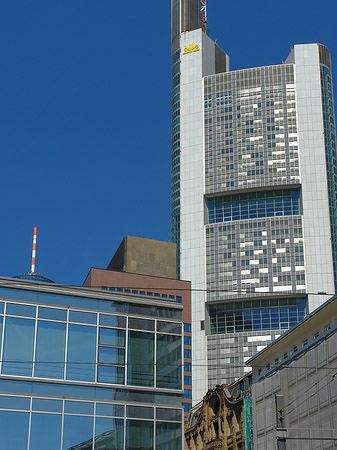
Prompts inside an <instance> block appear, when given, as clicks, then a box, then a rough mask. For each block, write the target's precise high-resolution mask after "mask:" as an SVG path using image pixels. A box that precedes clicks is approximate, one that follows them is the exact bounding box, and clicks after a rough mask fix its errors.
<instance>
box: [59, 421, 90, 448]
mask: <svg viewBox="0 0 337 450" xmlns="http://www.w3.org/2000/svg"><path fill="white" fill-rule="evenodd" d="M92 439H93V418H92V417H86V416H68V415H65V416H64V428H63V449H67V450H68V449H70V448H72V447H75V446H78V445H79V444H82V445H83V447H82V448H85V450H92ZM84 443H85V447H84ZM79 448H80V447H79Z"/></svg>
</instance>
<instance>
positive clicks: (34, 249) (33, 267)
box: [31, 227, 37, 273]
mask: <svg viewBox="0 0 337 450" xmlns="http://www.w3.org/2000/svg"><path fill="white" fill-rule="evenodd" d="M36 241H37V227H34V234H33V250H32V268H31V273H35V258H36Z"/></svg>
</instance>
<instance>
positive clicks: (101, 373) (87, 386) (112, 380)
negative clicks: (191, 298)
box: [0, 279, 183, 450]
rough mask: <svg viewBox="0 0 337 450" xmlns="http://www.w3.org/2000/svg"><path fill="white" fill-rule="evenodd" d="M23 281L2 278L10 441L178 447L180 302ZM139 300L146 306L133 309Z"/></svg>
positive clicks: (3, 414) (0, 372)
mask: <svg viewBox="0 0 337 450" xmlns="http://www.w3.org/2000/svg"><path fill="white" fill-rule="evenodd" d="M6 283H7V285H9V286H10V285H11V282H10V281H8V279H7V280H6ZM22 283H28V284H23V289H22V290H21V289H10V288H9V287H8V288H7V287H3V288H1V298H2V300H1V301H0V325H1V329H0V331H1V334H0V335H1V336H2V339H1V355H2V358H1V367H0V390H1V392H2V394H4V395H1V396H0V419H1V420H0V429H1V434H2V438H3V442H4V444H3V445H4V446H5V447H4V448H18V449H20V450H21V449H23V450H24V449H29V450H33V449H36V450H37V449H40V448H41V449H42V448H43V449H45V448H48V449H62V450H70V449H75V448H76V449H105V450H107V449H113V450H115V449H118V450H119V449H120V450H124V449H125V450H126V449H147V450H148V449H163V448H165V449H172V450H173V449H180V448H181V443H182V416H183V409H182V405H181V395H182V393H183V389H182V329H183V327H182V322H181V309H180V306H179V305H177V306H176V307H175V308H174V307H172V308H171V307H170V306H171V305H172V303H173V302H170V301H166V303H167V306H168V309H167V311H166V308H165V306H163V302H162V301H161V303H162V305H161V306H160V307H159V305H158V306H155V305H154V304H152V305H151V304H145V303H144V299H142V303H143V304H140V305H138V304H137V303H135V302H134V303H132V302H131V303H129V302H128V301H129V299H130V297H129V298H128V299H127V301H126V298H125V296H124V294H120V297H122V298H118V295H119V294H110V295H109V294H106V293H101V294H100V293H97V292H96V293H94V294H92V291H91V292H90V290H89V289H88V290H86V291H85V295H81V294H82V293H83V290H80V289H79V290H78V292H76V288H68V289H64V290H63V288H58V287H55V285H54V292H50V290H49V289H48V287H46V286H44V287H42V288H41V289H39V288H35V286H34V285H33V284H32V285H31V286H30V285H29V282H22ZM18 284H20V282H17V281H15V287H16V288H17V287H18ZM27 286H28V289H26V287H27ZM29 288H31V290H29ZM48 291H49V292H48ZM70 293H71V294H72V295H68V294H70ZM20 294H21V297H22V299H21V302H19V301H13V300H9V299H12V298H13V297H15V298H16V299H17V300H19V298H20ZM76 294H77V295H78V296H76ZM95 296H98V297H100V298H97V297H95ZM109 297H110V298H109ZM123 297H124V298H123ZM36 298H39V303H40V304H37V303H36V302H35V299H36ZM67 300H68V302H67ZM91 300H92V304H91V305H90V301H91ZM136 300H137V299H136ZM29 301H30V303H27V302H29ZM67 303H68V305H69V307H65V305H66V304H67ZM104 303H105V307H103V304H104ZM174 304H175V303H173V305H174ZM75 305H76V306H75ZM84 305H85V307H84V308H83V306H84ZM97 305H100V309H101V310H103V312H101V311H99V310H98V309H97ZM90 306H91V307H90ZM137 308H139V311H141V312H142V313H143V315H136V314H134V313H131V314H130V311H135V310H136V309H137ZM157 308H159V309H157ZM111 309H112V310H113V311H114V310H118V311H119V312H118V313H117V314H115V313H114V312H110V313H108V312H107V310H110V311H111ZM122 311H123V312H124V313H123V314H121V312H122ZM155 311H159V312H160V314H159V315H158V316H156V314H155ZM173 311H174V314H173V315H174V316H175V320H170V319H168V318H167V317H170V316H172V314H171V313H172V312H173ZM146 312H149V313H150V314H148V316H147V317H146V314H144V313H146ZM161 316H167V317H165V320H163V319H162V317H161ZM179 316H180V318H179ZM5 393H6V395H5ZM156 405H158V406H157V407H156ZM17 427H20V433H17V432H15V430H16V429H17ZM160 430H162V432H161V431H160Z"/></svg>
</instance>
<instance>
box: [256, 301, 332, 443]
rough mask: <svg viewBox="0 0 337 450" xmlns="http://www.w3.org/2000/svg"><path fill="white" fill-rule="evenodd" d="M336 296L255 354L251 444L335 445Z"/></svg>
mask: <svg viewBox="0 0 337 450" xmlns="http://www.w3.org/2000/svg"><path fill="white" fill-rule="evenodd" d="M336 332H337V297H336V296H334V297H332V298H331V299H330V300H328V301H327V302H326V303H324V304H323V305H322V306H320V307H319V308H318V309H316V310H315V311H314V312H312V313H311V314H310V315H308V316H307V317H306V318H305V319H304V320H303V321H301V322H300V323H299V324H298V325H297V326H295V327H294V328H292V329H291V330H289V331H287V332H285V333H284V334H283V335H282V336H281V337H280V338H279V339H277V340H276V341H275V342H273V343H272V344H270V345H269V346H267V347H266V348H265V349H264V350H262V351H261V352H259V353H258V354H257V355H255V356H253V358H251V359H250V360H249V361H247V365H249V366H251V367H252V369H253V372H252V377H253V384H252V386H251V401H252V412H253V417H252V423H253V442H254V448H257V449H259V450H267V449H268V450H269V449H276V448H277V449H280V450H283V449H287V450H295V449H296V450H313V449H335V448H337V370H336V363H337V333H336Z"/></svg>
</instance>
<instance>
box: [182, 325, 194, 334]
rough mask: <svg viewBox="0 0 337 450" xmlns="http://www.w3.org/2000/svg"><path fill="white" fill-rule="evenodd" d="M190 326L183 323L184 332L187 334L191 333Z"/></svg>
mask: <svg viewBox="0 0 337 450" xmlns="http://www.w3.org/2000/svg"><path fill="white" fill-rule="evenodd" d="M191 329H192V328H191V324H190V323H184V331H186V332H187V333H190V332H191Z"/></svg>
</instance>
